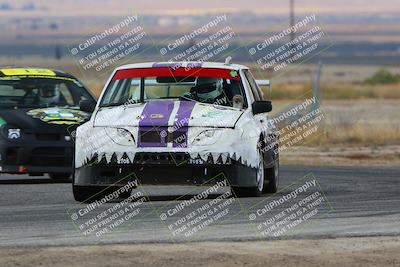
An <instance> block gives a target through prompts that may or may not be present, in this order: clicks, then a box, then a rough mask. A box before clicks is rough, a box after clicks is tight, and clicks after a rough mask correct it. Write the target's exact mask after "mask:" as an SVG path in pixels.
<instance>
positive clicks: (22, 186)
mask: <svg viewBox="0 0 400 267" xmlns="http://www.w3.org/2000/svg"><path fill="white" fill-rule="evenodd" d="M314 179H315V180H316V181H317V186H316V187H310V189H309V190H308V191H307V192H304V194H305V195H298V197H297V198H296V199H294V198H293V199H290V200H287V201H285V202H284V203H283V204H282V205H278V206H276V207H274V209H272V210H271V211H269V212H265V213H264V214H262V215H259V216H258V215H257V216H256V218H254V216H253V219H254V220H252V219H251V216H252V214H257V211H260V210H262V208H263V207H265V206H266V204H268V203H271V202H272V201H273V200H279V199H282V197H284V196H287V195H288V194H290V193H291V192H293V190H294V189H296V188H299V186H302V185H304V184H305V183H306V181H311V180H314ZM280 188H281V191H280V192H278V193H277V194H275V195H265V196H264V197H262V198H242V199H233V200H232V201H231V202H229V201H226V200H221V202H218V203H219V204H222V203H225V204H224V205H222V206H223V207H222V208H221V209H219V211H220V213H219V214H221V215H220V216H217V217H214V218H215V220H214V221H213V222H212V223H210V224H208V225H206V226H204V227H203V228H201V229H200V230H198V231H197V232H194V233H193V230H192V232H190V233H192V234H191V235H187V236H185V235H184V234H185V233H189V232H188V231H186V232H185V231H183V232H180V233H177V232H173V231H175V230H177V229H179V227H181V226H182V225H184V224H182V220H181V221H180V222H179V219H182V218H185V219H187V220H186V222H188V221H190V220H194V219H195V218H196V216H199V219H200V215H201V214H203V213H202V211H205V212H207V210H210V209H213V208H210V209H204V210H203V209H201V208H202V207H205V206H206V204H210V205H211V206H212V205H214V206H213V207H214V208H215V207H216V206H215V203H216V202H215V201H214V202H213V199H215V198H216V197H218V196H221V195H213V196H211V197H210V198H209V199H206V200H204V199H203V200H200V201H197V202H196V203H194V204H192V205H189V206H187V207H185V208H184V209H183V210H181V211H179V212H177V213H176V214H172V215H171V216H168V217H167V218H166V220H164V221H163V220H161V219H160V217H162V214H163V213H165V212H167V211H168V210H171V207H172V208H173V207H176V205H177V204H180V203H182V201H183V200H182V199H181V200H176V199H177V198H179V197H180V196H181V195H186V199H190V198H192V197H193V196H194V195H196V193H193V190H197V191H199V192H200V191H202V190H204V189H205V188H198V187H190V188H183V187H175V186H172V187H171V186H168V187H157V186H147V187H143V188H141V189H142V190H145V191H141V192H142V193H145V195H146V196H147V197H148V199H149V201H147V202H144V203H138V202H131V203H127V204H126V205H129V204H135V203H136V204H137V206H130V210H129V209H128V210H125V214H124V215H123V216H120V218H124V217H125V216H127V215H130V216H129V217H125V220H122V221H120V222H121V223H120V224H118V223H116V221H117V219H115V220H114V221H111V223H115V224H114V227H113V228H112V229H111V231H109V233H106V234H103V235H99V236H97V237H96V236H95V233H98V232H96V231H93V232H91V233H90V234H87V235H86V236H85V235H84V231H85V229H90V227H93V225H95V224H96V223H97V222H98V221H96V223H94V224H91V223H90V222H89V219H90V218H100V217H101V216H100V217H98V216H99V215H100V214H105V213H104V212H107V216H104V217H101V218H100V219H103V220H104V219H105V218H108V217H111V216H112V214H115V213H112V212H111V211H110V210H112V211H116V212H118V211H120V210H121V209H120V210H118V209H114V207H116V205H117V203H118V202H112V203H106V204H103V205H101V206H99V207H97V208H96V209H95V210H94V211H91V212H89V213H87V214H85V215H82V217H78V219H76V217H75V219H76V220H75V221H74V220H72V219H71V216H72V217H73V214H76V213H77V212H79V210H82V209H84V208H87V206H86V205H84V204H79V203H77V202H75V201H74V199H73V196H72V191H71V184H70V183H68V182H67V181H62V182H57V183H54V182H52V181H51V180H49V179H48V178H46V177H43V178H42V177H41V178H39V179H38V178H32V177H21V176H11V175H1V176H0V246H2V247H10V246H62V245H91V244H102V243H104V244H105V243H107V244H114V243H161V242H184V241H204V240H207V241H228V240H229V241H237V240H257V239H275V238H278V239H301V238H312V239H318V238H330V237H352V236H387V235H400V168H399V167H392V168H373V167H311V166H307V167H305V166H304V167H302V166H281V185H280ZM311 189H312V190H314V191H312V190H311ZM224 190H225V191H226V189H223V190H222V191H220V193H224V192H225V191H224ZM135 192H136V191H135ZM135 192H134V193H135ZM313 192H314V193H315V192H318V196H320V197H323V202H321V203H320V204H319V205H317V208H318V212H317V214H315V215H314V216H310V218H308V217H305V219H304V220H303V221H302V222H301V223H299V224H298V225H294V224H292V225H291V228H290V227H287V228H286V229H287V231H286V232H284V233H282V232H281V234H279V235H263V234H262V232H261V230H260V229H264V228H262V226H263V225H262V223H266V224H264V226H265V225H267V226H271V225H272V224H269V223H270V222H267V219H271V218H278V217H275V216H276V215H277V214H279V213H282V212H283V211H284V212H285V213H286V215H287V216H289V215H291V214H292V213H294V212H296V211H297V210H292V209H290V210H289V211H288V210H287V208H292V207H293V205H294V204H296V203H297V202H296V201H298V200H301V199H302V196H306V195H310V194H311V193H313ZM187 194H189V195H187ZM212 203H214V204H212ZM218 203H217V204H218ZM309 203H311V202H309ZM124 207H125V208H127V206H124ZM199 208H200V210H199ZM226 210H228V211H227V214H226V213H223V211H226ZM310 210H311V209H310ZM314 210H315V209H314ZM134 212H135V213H134ZM194 213H195V214H196V215H193V214H194ZM71 214H72V215H71ZM190 214H192V215H190ZM216 214H218V212H217V213H214V215H216ZM222 214H225V215H222ZM303 215H304V214H303ZM210 217H211V216H210ZM113 218H115V217H113ZM291 218H292V219H293V220H292V221H291V222H294V220H295V219H296V218H293V217H291ZM298 218H300V215H299V216H298ZM278 219H279V218H278ZM277 221H279V220H276V221H275V223H276V222H277ZM186 222H185V223H186ZM286 222H288V221H286ZM85 223H86V226H83V227H82V225H85ZM288 223H289V222H288ZM171 225H172V227H171ZM193 225H195V224H193ZM193 225H192V226H193ZM80 226H81V227H82V230H80V229H79V227H80ZM99 229H100V228H99ZM108 229H110V228H108ZM180 229H182V228H180ZM186 229H189V230H190V229H194V228H190V227H188V228H186ZM278 229H283V226H282V227H281V228H278ZM271 233H276V232H273V231H272V232H270V234H271Z"/></svg>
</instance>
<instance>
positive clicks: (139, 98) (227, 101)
mask: <svg viewBox="0 0 400 267" xmlns="http://www.w3.org/2000/svg"><path fill="white" fill-rule="evenodd" d="M159 99H179V100H182V101H196V102H202V103H209V104H214V105H221V106H229V107H239V108H243V107H245V106H246V105H245V99H246V97H245V93H244V89H243V87H242V85H241V81H240V77H239V74H238V72H236V71H232V70H227V69H204V68H201V69H190V70H185V69H184V68H180V69H175V70H173V71H172V70H171V69H168V68H151V69H130V70H121V71H118V72H117V73H116V74H115V75H114V77H113V79H112V81H111V82H110V84H109V85H108V86H107V89H106V92H105V93H104V96H103V98H102V100H101V102H100V106H101V107H105V106H118V105H124V104H132V103H138V102H146V101H153V100H159ZM237 99H239V100H240V101H241V103H239V104H241V106H240V105H239V106H237V105H236V104H237V102H238V101H237ZM240 101H239V102H240Z"/></svg>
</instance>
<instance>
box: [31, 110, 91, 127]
mask: <svg viewBox="0 0 400 267" xmlns="http://www.w3.org/2000/svg"><path fill="white" fill-rule="evenodd" d="M27 114H28V115H30V116H32V117H33V118H36V119H40V120H42V121H44V122H47V123H50V124H58V125H62V124H66V125H71V124H78V123H82V122H84V121H85V120H86V119H87V118H88V114H87V113H85V112H82V111H80V110H74V109H62V108H61V109H60V108H47V109H34V110H31V111H29V112H28V113H27Z"/></svg>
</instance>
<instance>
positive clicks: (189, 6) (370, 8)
mask: <svg viewBox="0 0 400 267" xmlns="http://www.w3.org/2000/svg"><path fill="white" fill-rule="evenodd" d="M295 3H296V12H297V13H310V12H316V13H320V14H321V13H371V12H372V13H382V12H399V13H400V0H379V1H376V0H375V1H374V0H371V1H368V0H295ZM4 5H9V6H10V10H7V11H4ZM288 5H289V0H201V1H194V0H130V1H129V0H62V1H60V0H40V1H38V0H37V1H32V0H31V1H29V0H13V1H10V0H8V1H7V0H0V7H1V6H3V8H2V9H3V10H2V11H0V15H1V16H16V15H17V16H36V15H41V16H46V15H51V16H76V15H78V16H80V15H86V16H90V15H112V14H115V15H120V14H127V13H138V14H149V13H152V14H170V15H184V14H199V13H207V12H224V11H226V12H229V11H253V12H260V13H269V14H286V13H287V12H288ZM6 8H8V7H6Z"/></svg>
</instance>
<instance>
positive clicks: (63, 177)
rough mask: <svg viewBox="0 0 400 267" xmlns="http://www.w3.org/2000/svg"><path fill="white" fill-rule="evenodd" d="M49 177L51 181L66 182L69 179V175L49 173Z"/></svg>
mask: <svg viewBox="0 0 400 267" xmlns="http://www.w3.org/2000/svg"><path fill="white" fill-rule="evenodd" d="M49 176H50V178H51V179H53V180H67V179H68V178H70V177H71V173H49Z"/></svg>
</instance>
